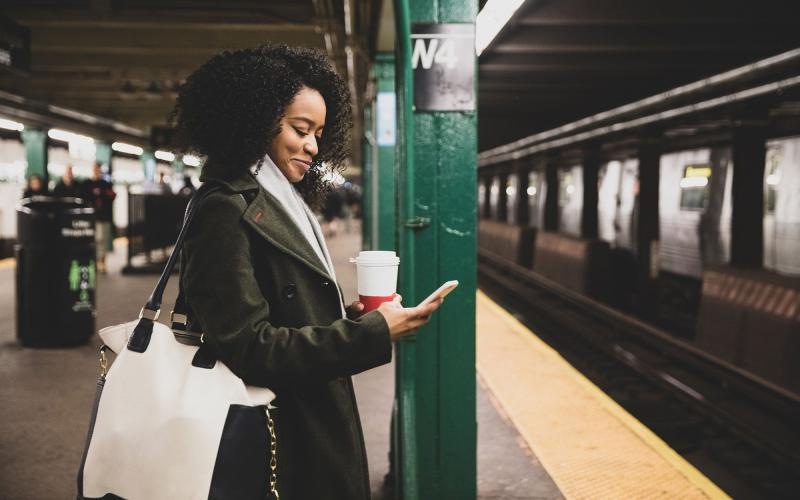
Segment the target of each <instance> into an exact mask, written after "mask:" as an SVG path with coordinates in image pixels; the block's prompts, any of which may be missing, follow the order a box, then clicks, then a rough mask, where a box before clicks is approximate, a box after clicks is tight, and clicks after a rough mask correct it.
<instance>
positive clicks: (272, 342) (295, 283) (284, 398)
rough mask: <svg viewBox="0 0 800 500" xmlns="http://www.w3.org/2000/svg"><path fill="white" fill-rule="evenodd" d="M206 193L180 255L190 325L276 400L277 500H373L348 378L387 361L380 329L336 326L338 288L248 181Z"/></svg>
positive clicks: (368, 318)
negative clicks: (192, 324)
mask: <svg viewBox="0 0 800 500" xmlns="http://www.w3.org/2000/svg"><path fill="white" fill-rule="evenodd" d="M202 180H204V181H207V180H211V177H210V176H209V175H207V174H206V176H204V177H203V178H202ZM214 181H215V182H217V183H218V184H220V185H222V186H223V188H224V189H223V190H222V191H220V192H215V193H213V194H211V195H210V196H209V197H208V198H207V199H206V200H205V201H203V203H202V204H201V205H200V206H199V207H198V211H197V213H196V215H195V219H194V221H193V222H192V227H191V228H190V229H189V232H188V234H187V238H186V240H185V243H184V249H183V255H182V268H181V269H182V271H181V281H182V284H183V287H184V291H185V294H186V299H187V305H188V307H189V311H190V314H191V315H193V317H194V318H195V320H196V323H198V324H199V325H197V326H199V328H202V331H203V332H204V334H205V342H206V343H207V344H208V346H209V347H210V348H211V349H212V351H213V352H214V354H215V355H216V356H217V357H218V359H220V360H221V361H223V362H224V363H225V364H226V365H227V366H228V367H229V368H230V369H231V370H232V371H233V372H234V373H236V374H237V375H238V376H239V377H241V378H242V379H243V380H244V381H245V383H247V384H251V385H258V386H266V387H269V388H270V389H272V390H273V391H274V392H275V393H276V395H277V399H276V401H275V404H276V406H278V410H277V412H276V413H277V414H278V416H277V419H276V420H277V434H278V437H277V440H278V489H279V493H280V495H281V499H282V500H292V499H325V498H331V499H334V498H335V499H348V500H352V499H362V498H369V496H370V492H369V474H368V471H367V457H366V451H365V448H364V438H363V435H362V431H361V423H360V421H359V415H358V409H357V407H356V399H355V393H354V392H353V384H352V381H351V380H350V376H351V375H354V374H356V373H359V372H362V371H364V370H367V369H369V368H373V367H376V366H379V365H382V364H384V363H387V362H389V361H390V359H391V352H392V346H391V341H390V338H389V330H388V326H387V324H386V321H385V320H384V319H383V316H382V315H381V314H380V313H378V312H377V311H373V312H371V313H368V314H366V315H364V316H362V317H361V318H360V319H358V320H357V321H351V320H348V319H342V318H341V308H340V306H339V295H338V291H337V284H336V283H335V282H334V281H333V280H332V279H331V277H330V276H329V275H328V273H327V272H326V271H325V268H324V266H323V265H322V263H321V262H320V260H319V258H318V257H317V255H316V253H315V252H314V250H313V249H312V248H311V245H309V243H308V242H307V241H306V239H305V238H304V236H303V234H302V233H301V232H300V230H299V229H298V228H297V226H295V225H294V223H293V222H292V220H291V219H290V218H289V215H288V214H287V213H286V212H285V211H284V209H283V207H282V206H281V205H280V203H279V202H278V201H277V200H276V199H275V198H274V197H273V196H272V195H270V194H269V193H267V192H266V191H265V190H264V189H263V188H262V187H261V186H260V185H259V184H258V181H256V179H255V178H254V177H253V176H252V175H250V174H245V175H243V176H241V177H239V178H237V179H235V180H233V181H220V180H218V179H214ZM242 193H243V194H245V196H242ZM248 200H251V201H248Z"/></svg>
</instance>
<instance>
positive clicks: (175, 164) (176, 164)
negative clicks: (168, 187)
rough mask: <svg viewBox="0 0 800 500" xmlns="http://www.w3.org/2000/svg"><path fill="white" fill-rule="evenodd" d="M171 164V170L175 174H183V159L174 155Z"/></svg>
mask: <svg viewBox="0 0 800 500" xmlns="http://www.w3.org/2000/svg"><path fill="white" fill-rule="evenodd" d="M171 166H172V171H173V173H174V174H175V175H176V176H177V175H181V176H182V175H183V170H184V168H185V165H184V164H183V161H182V160H181V159H180V158H178V157H177V156H176V157H175V159H174V160H172V163H171Z"/></svg>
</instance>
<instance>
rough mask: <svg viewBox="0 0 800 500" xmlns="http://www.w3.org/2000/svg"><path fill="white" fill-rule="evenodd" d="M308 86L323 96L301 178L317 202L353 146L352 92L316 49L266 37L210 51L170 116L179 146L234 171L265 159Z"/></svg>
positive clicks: (302, 188) (216, 169) (227, 174)
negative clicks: (314, 143) (321, 123)
mask: <svg viewBox="0 0 800 500" xmlns="http://www.w3.org/2000/svg"><path fill="white" fill-rule="evenodd" d="M303 87H309V88H312V89H314V90H316V91H318V92H319V93H320V94H321V95H322V97H323V99H324V100H325V106H326V108H327V110H326V118H325V130H324V133H323V135H322V139H321V140H320V142H319V152H318V154H317V156H316V157H315V158H314V160H313V162H312V164H311V169H310V170H309V171H308V172H307V173H306V175H305V176H304V178H303V180H302V181H300V182H298V183H297V184H296V185H295V186H296V187H297V189H298V191H299V192H300V193H301V194H302V195H303V198H304V199H305V200H306V201H307V202H308V203H309V204H310V205H312V206H314V207H318V206H319V204H320V203H321V202H322V200H323V198H324V196H325V194H326V193H327V191H328V190H329V189H330V187H331V186H330V182H329V181H328V180H326V175H325V174H327V173H328V172H334V171H337V172H340V171H341V170H343V169H344V162H345V161H346V159H347V158H348V156H349V154H350V129H351V127H352V112H351V109H350V92H349V91H348V89H347V85H346V84H345V82H344V80H342V78H341V77H340V76H339V75H338V74H337V73H336V72H335V71H334V69H333V68H332V67H331V64H330V61H329V60H328V58H327V56H326V55H325V54H324V53H323V52H321V51H319V50H316V49H310V48H305V47H290V46H287V45H282V44H266V45H261V46H259V47H254V48H250V49H242V50H235V51H226V52H222V53H221V54H217V55H216V56H214V57H212V58H211V59H209V60H208V61H207V62H206V63H205V64H203V65H202V66H200V68H198V69H197V70H196V71H195V72H194V73H192V74H191V75H189V77H188V78H187V79H186V82H185V83H184V84H183V85H181V87H180V90H179V92H178V99H177V102H176V103H175V108H174V109H173V110H172V112H171V113H170V117H169V119H170V122H171V123H172V125H173V126H174V127H175V139H174V142H175V144H174V145H175V146H176V147H177V148H178V149H179V150H181V151H183V152H186V153H195V154H199V155H202V156H205V157H206V158H207V161H206V165H205V166H204V167H203V168H204V169H208V170H211V171H213V175H214V176H216V177H220V178H223V179H230V178H234V177H237V176H238V175H241V174H242V173H243V172H244V171H246V170H247V169H249V168H250V167H251V166H252V165H254V164H256V163H258V165H259V167H260V166H261V161H263V158H264V155H266V154H267V150H268V148H269V146H270V144H271V143H272V140H273V139H274V138H275V136H277V134H278V133H279V132H280V120H281V118H283V115H284V112H285V109H286V106H287V105H288V104H289V103H291V101H292V100H293V99H294V97H295V95H297V93H298V92H299V91H300V89H301V88H303Z"/></svg>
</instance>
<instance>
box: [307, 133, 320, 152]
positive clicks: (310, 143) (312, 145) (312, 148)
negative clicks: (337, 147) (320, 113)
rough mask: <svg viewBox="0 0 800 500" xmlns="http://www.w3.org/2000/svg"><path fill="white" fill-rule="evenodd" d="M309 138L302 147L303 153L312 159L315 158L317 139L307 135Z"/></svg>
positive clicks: (317, 149)
mask: <svg viewBox="0 0 800 500" xmlns="http://www.w3.org/2000/svg"><path fill="white" fill-rule="evenodd" d="M309 136H310V138H309V139H308V140H307V141H306V143H305V144H304V145H303V151H305V152H306V153H308V154H310V155H311V156H312V157H313V156H317V153H318V152H319V147H318V146H317V138H316V137H314V135H313V134H309Z"/></svg>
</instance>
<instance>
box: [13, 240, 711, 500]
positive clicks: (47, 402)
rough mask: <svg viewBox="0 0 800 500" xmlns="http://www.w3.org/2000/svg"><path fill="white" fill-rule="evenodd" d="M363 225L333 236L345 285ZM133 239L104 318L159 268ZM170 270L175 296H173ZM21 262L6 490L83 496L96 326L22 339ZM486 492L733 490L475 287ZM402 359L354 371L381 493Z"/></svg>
mask: <svg viewBox="0 0 800 500" xmlns="http://www.w3.org/2000/svg"><path fill="white" fill-rule="evenodd" d="M358 234H359V230H358V227H357V226H355V225H354V227H353V228H351V232H349V233H348V232H344V231H341V232H340V233H339V234H337V235H336V236H335V237H332V238H330V239H329V242H328V243H329V246H330V249H331V253H332V255H333V258H334V261H335V262H334V264H335V266H336V269H337V276H338V278H339V280H340V283H341V285H342V288H343V289H344V292H345V298H346V299H349V298H352V297H355V296H356V295H355V272H354V269H353V268H352V264H350V263H349V262H348V258H349V257H351V256H354V255H356V254H357V253H358V250H359V248H360V237H359V236H358ZM125 250H126V249H125V243H124V240H118V241H117V245H116V249H115V253H114V254H113V255H112V256H111V258H110V260H109V273H108V274H107V275H100V276H99V279H98V299H97V326H98V328H100V327H103V326H107V325H111V324H115V323H120V322H122V321H126V320H129V319H130V318H131V317H132V316H134V315H135V314H137V313H138V310H139V308H140V307H141V304H142V303H143V301H144V300H145V299H146V298H147V296H148V295H149V292H150V291H151V289H152V286H153V285H154V283H155V281H156V279H157V277H156V276H155V275H126V276H123V275H121V273H120V270H121V268H122V266H123V264H124V255H125ZM175 282H176V280H175V279H174V278H173V280H171V283H170V286H169V287H168V290H167V293H166V294H165V304H169V303H170V302H169V301H171V300H172V299H173V298H174V296H175V291H176V290H175ZM13 283H14V262H13V260H10V259H8V260H5V261H0V304H2V308H1V309H0V429H2V431H0V499H3V500H28V499H32V500H33V499H35V500H49V499H62V498H74V492H75V476H76V472H77V468H78V464H79V462H80V455H81V453H82V447H83V443H84V439H85V434H86V428H87V425H88V418H89V411H90V408H91V404H92V400H93V397H94V389H95V381H96V378H97V376H98V362H97V352H98V349H99V347H100V342H99V337H96V336H95V337H93V338H92V340H91V342H90V343H89V344H88V345H86V346H82V347H77V348H71V349H24V348H22V347H20V346H19V345H18V344H17V342H16V332H15V326H14V325H15V322H14V321H15V319H14V286H13ZM477 304H478V308H477V309H478V310H477V341H476V347H477V367H476V368H477V375H476V376H477V377H478V384H477V387H478V393H477V404H478V408H477V420H478V464H477V466H478V485H477V486H478V498H479V499H487V500H488V499H558V498H586V499H589V498H591V499H600V498H608V499H620V498H670V499H672V498H726V496H725V494H724V493H723V492H722V491H721V490H719V489H718V488H717V487H716V486H714V485H713V484H712V483H711V482H710V481H708V480H707V479H706V478H705V477H704V476H703V475H702V474H701V473H699V472H698V471H697V470H696V469H694V468H693V467H692V466H691V465H690V464H688V463H687V462H686V461H684V460H683V459H682V458H681V457H680V456H678V455H677V454H676V453H674V452H673V451H672V450H671V449H670V448H669V447H668V446H667V445H666V444H665V443H663V442H662V441H661V440H660V439H658V438H657V437H656V436H655V435H653V434H652V433H651V432H650V431H649V430H647V429H646V428H645V427H643V426H642V425H641V424H639V423H638V422H637V421H636V420H635V419H633V418H632V417H631V416H630V415H629V414H627V413H626V412H625V411H624V410H623V409H622V408H620V407H619V406H617V405H616V404H615V403H614V402H613V401H612V400H611V399H610V398H608V397H607V396H605V395H604V394H603V393H602V392H601V391H599V390H598V389H597V388H596V387H594V386H593V385H592V384H591V383H590V382H589V381H588V380H586V379H585V378H583V377H582V376H581V375H580V374H579V373H578V372H577V371H575V370H574V369H573V368H572V367H571V366H570V365H569V364H568V363H567V362H566V361H564V360H563V359H562V358H561V357H560V356H559V355H558V354H557V353H556V352H554V351H553V350H552V349H550V348H549V347H548V346H547V345H545V344H544V343H543V342H541V341H540V340H539V339H538V338H537V337H536V336H535V335H534V334H533V333H532V332H530V331H529V330H528V329H527V328H525V327H524V326H523V325H522V324H521V323H519V322H518V321H516V319H514V318H513V317H512V316H511V315H510V314H509V313H507V312H506V311H505V310H503V309H502V308H501V307H500V306H499V305H497V304H496V303H494V302H493V301H492V300H491V299H490V298H489V297H487V296H485V295H484V294H482V293H481V292H478V301H477ZM393 377H394V368H393V365H392V364H388V365H385V366H382V367H379V368H376V369H373V370H370V371H367V372H364V373H362V374H359V375H357V376H356V377H355V386H356V393H357V398H358V404H359V409H360V412H361V418H362V424H363V427H364V434H365V440H366V444H367V453H368V459H369V465H370V483H371V487H372V492H373V498H375V499H384V498H387V499H388V498H391V495H390V492H388V491H386V490H385V489H384V488H383V483H384V476H385V475H386V473H387V472H388V468H389V461H388V451H389V421H390V414H391V407H392V394H393V388H394V381H393Z"/></svg>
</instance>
